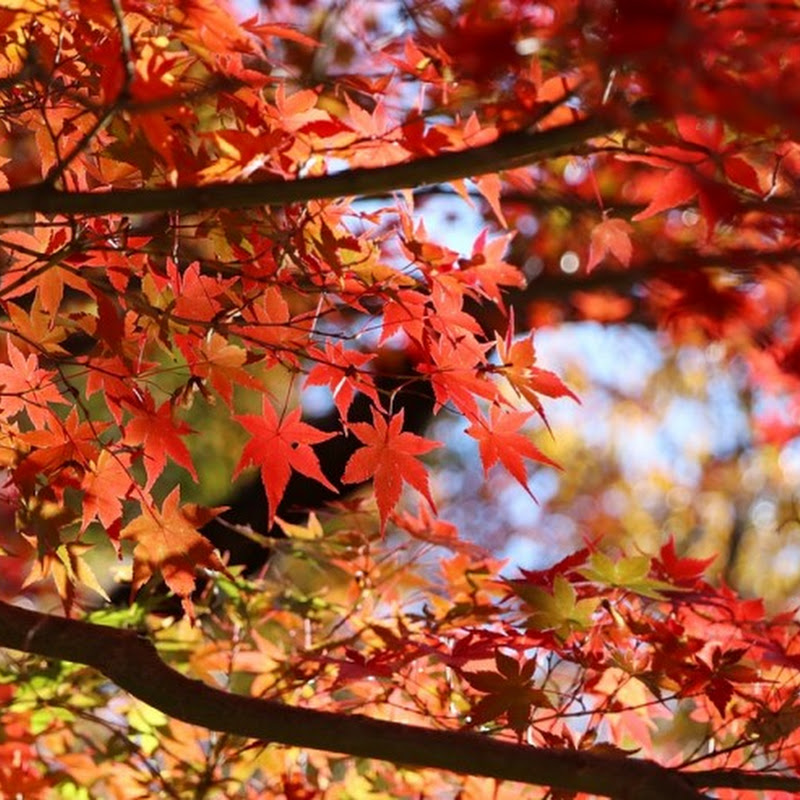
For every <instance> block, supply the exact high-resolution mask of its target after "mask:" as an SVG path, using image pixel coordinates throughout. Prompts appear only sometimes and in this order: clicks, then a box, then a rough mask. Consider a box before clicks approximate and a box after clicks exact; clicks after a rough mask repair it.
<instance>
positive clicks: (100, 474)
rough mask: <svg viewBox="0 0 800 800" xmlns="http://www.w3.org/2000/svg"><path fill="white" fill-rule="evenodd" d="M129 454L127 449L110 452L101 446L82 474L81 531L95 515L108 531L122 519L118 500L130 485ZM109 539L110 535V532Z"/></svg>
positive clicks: (130, 488) (130, 487) (131, 480)
mask: <svg viewBox="0 0 800 800" xmlns="http://www.w3.org/2000/svg"><path fill="white" fill-rule="evenodd" d="M130 462H131V457H130V454H128V453H111V452H109V451H108V450H102V451H101V452H100V455H99V456H98V457H97V463H96V464H94V465H92V466H93V469H91V470H88V471H87V472H86V474H85V475H84V478H83V481H82V483H81V488H82V489H83V491H84V495H83V501H82V503H81V509H82V516H81V531H85V530H86V528H87V527H88V526H89V523H90V522H92V520H94V519H95V518H97V519H98V520H100V524H101V525H102V526H103V527H104V528H105V529H106V531H107V532H108V531H111V530H112V529H113V526H114V525H118V524H119V520H120V519H122V503H123V500H124V499H125V498H127V497H128V495H129V494H130V493H131V491H132V490H133V488H134V482H133V478H132V477H131V474H130ZM111 538H112V541H114V537H113V536H112V537H111Z"/></svg>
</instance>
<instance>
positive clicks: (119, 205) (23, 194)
mask: <svg viewBox="0 0 800 800" xmlns="http://www.w3.org/2000/svg"><path fill="white" fill-rule="evenodd" d="M655 116H656V110H655V109H654V108H653V107H652V106H651V105H649V104H646V103H640V104H637V105H634V106H632V107H631V108H629V109H627V110H626V111H625V114H624V116H622V115H620V113H619V112H617V113H615V114H611V113H609V114H603V115H598V116H595V117H591V118H589V119H585V120H581V121H580V122H574V123H572V124H570V125H564V126H561V127H558V128H551V129H549V130H546V131H538V132H532V133H531V132H528V131H518V132H515V133H510V134H506V135H504V136H501V137H500V138H499V139H497V140H496V141H494V142H492V143H491V144H487V145H483V146H481V147H473V148H469V149H467V150H460V151H458V152H455V153H442V154H440V155H436V156H431V157H429V158H418V159H415V160H413V161H408V162H405V163H402V164H394V165H392V166H388V167H376V168H374V169H352V170H345V171H344V172H339V173H336V174H334V175H325V176H322V177H314V178H299V179H298V180H294V181H254V182H252V183H209V184H206V185H205V186H179V187H176V188H172V189H113V190H112V191H109V192H64V191H61V190H59V189H54V188H53V187H52V186H50V185H48V184H45V183H40V184H36V185H34V186H27V187H24V188H18V189H10V190H8V191H5V192H0V217H3V216H8V215H10V214H21V213H31V212H38V213H42V214H65V215H72V214H85V215H89V216H97V215H102V214H114V213H117V214H146V213H155V212H164V211H180V212H182V213H194V212H198V211H203V210H207V209H217V208H254V207H258V206H282V205H287V204H289V203H304V202H308V201H311V200H323V199H331V198H336V197H353V196H361V197H367V196H371V195H376V194H385V193H387V192H392V191H396V190H398V189H413V188H415V187H417V186H430V185H432V184H436V183H443V182H446V181H452V180H457V179H459V178H470V177H474V176H476V175H485V174H488V173H492V172H499V171H501V170H507V169H515V168H517V167H522V166H525V165H527V164H531V163H534V162H535V161H539V160H541V159H543V158H550V157H553V156H556V155H560V154H564V153H569V152H574V151H575V150H576V149H577V148H579V147H580V146H581V145H582V144H584V143H585V142H586V141H587V140H589V139H592V138H595V137H598V136H603V135H605V134H609V133H612V132H614V131H616V130H619V129H620V128H624V127H626V126H629V125H634V124H637V123H641V122H646V121H647V120H650V119H653V118H654V117H655Z"/></svg>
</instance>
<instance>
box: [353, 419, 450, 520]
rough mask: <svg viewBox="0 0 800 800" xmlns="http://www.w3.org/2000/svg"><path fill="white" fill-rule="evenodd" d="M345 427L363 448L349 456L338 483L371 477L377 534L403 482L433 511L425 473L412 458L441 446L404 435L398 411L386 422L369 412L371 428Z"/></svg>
mask: <svg viewBox="0 0 800 800" xmlns="http://www.w3.org/2000/svg"><path fill="white" fill-rule="evenodd" d="M348 427H349V428H350V430H351V431H352V432H353V433H354V434H355V435H356V436H357V437H358V438H359V439H360V440H361V441H362V442H364V444H365V445H366V446H365V447H362V448H361V449H359V450H356V452H355V453H353V455H352V456H350V460H349V461H348V462H347V466H346V467H345V470H344V475H343V476H342V482H343V483H361V482H362V481H366V480H369V479H370V478H372V477H373V476H374V485H375V499H376V500H377V502H378V512H379V514H380V518H381V533H384V532H385V531H386V521H387V519H388V518H389V514H390V513H391V511H392V509H393V508H394V507H395V506H396V505H397V501H398V500H399V499H400V490H401V488H402V486H403V481H406V482H407V483H410V484H411V485H412V486H413V487H414V488H415V489H416V490H417V491H418V492H419V493H420V494H421V495H422V496H423V497H424V498H425V499H426V500H427V501H428V503H430V506H431V508H432V509H434V511H435V510H436V505H435V504H434V502H433V498H432V497H431V493H430V488H429V486H428V473H427V472H426V470H425V467H423V466H422V464H421V463H420V462H419V461H417V459H416V458H414V456H419V455H423V454H424V453H429V452H430V451H431V450H433V449H435V448H436V447H441V442H433V441H431V440H430V439H425V438H423V437H422V436H417V434H415V433H411V432H410V431H404V430H403V411H402V410H401V411H400V413H399V414H395V415H394V416H393V417H389V418H388V421H387V419H386V418H385V417H384V416H383V414H381V413H379V412H378V411H376V410H375V409H374V408H373V409H372V425H370V424H369V423H368V422H353V423H350V425H349V426H348Z"/></svg>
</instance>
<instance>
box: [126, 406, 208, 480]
mask: <svg viewBox="0 0 800 800" xmlns="http://www.w3.org/2000/svg"><path fill="white" fill-rule="evenodd" d="M124 407H125V408H126V409H127V410H129V411H131V412H133V414H134V416H133V419H131V420H130V422H128V423H127V425H125V437H124V443H125V444H126V445H133V446H137V445H141V447H142V452H143V454H144V470H145V472H146V473H147V483H146V484H145V491H150V489H151V488H152V487H153V484H154V483H155V482H156V480H157V479H158V477H159V476H160V475H161V473H162V472H163V471H164V467H166V465H167V456H169V457H170V458H171V459H172V460H173V461H174V462H175V463H176V464H180V465H181V466H182V467H184V469H187V470H188V471H189V473H190V474H191V476H192V477H193V478H194V479H195V480H197V472H196V471H195V468H194V464H193V463H192V456H191V454H190V453H189V449H188V448H187V447H186V445H185V444H184V442H183V439H182V438H181V437H182V436H185V435H187V434H189V433H192V432H193V431H192V429H191V428H190V427H189V426H188V425H187V424H186V423H185V422H180V421H179V422H176V421H175V420H174V419H173V418H172V415H173V408H172V405H171V404H170V402H169V400H167V401H165V402H164V403H162V404H161V406H159V408H158V409H156V408H155V403H154V401H153V398H152V397H151V396H150V395H147V396H145V398H144V400H143V401H142V402H140V403H139V404H138V405H137V406H134V405H133V404H130V403H128V402H125V403H124Z"/></svg>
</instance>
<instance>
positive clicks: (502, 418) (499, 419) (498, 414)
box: [467, 406, 558, 497]
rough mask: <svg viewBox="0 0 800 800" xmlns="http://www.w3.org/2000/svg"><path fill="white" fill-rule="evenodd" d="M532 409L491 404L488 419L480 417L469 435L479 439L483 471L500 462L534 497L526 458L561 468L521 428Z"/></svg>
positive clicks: (487, 471)
mask: <svg viewBox="0 0 800 800" xmlns="http://www.w3.org/2000/svg"><path fill="white" fill-rule="evenodd" d="M532 413H533V412H531V411H502V410H501V409H500V408H499V407H498V406H492V409H491V412H490V414H489V421H487V420H486V419H484V418H483V417H481V416H479V417H478V419H477V420H476V422H474V423H473V424H472V425H470V427H469V428H467V434H469V435H470V436H471V437H472V438H473V439H476V440H477V442H478V447H479V449H480V454H481V463H482V464H483V472H484V474H488V473H489V470H490V469H491V468H492V467H493V466H494V465H495V464H496V463H497V462H498V461H499V462H500V463H501V464H502V465H503V466H504V467H505V468H506V469H507V470H508V472H509V474H510V475H511V476H512V477H514V478H515V479H516V480H517V481H518V482H519V484H520V485H521V486H522V488H523V489H524V490H525V491H526V492H527V493H528V494H529V495H530V496H531V497H533V493H532V492H531V490H530V489H529V488H528V473H527V470H526V469H525V462H524V461H523V459H524V458H529V459H531V460H533V461H540V462H541V463H542V464H549V465H550V466H553V467H558V464H556V462H555V461H553V460H552V459H550V458H548V457H547V456H546V455H545V454H544V453H543V452H542V451H541V450H540V449H539V448H538V447H536V445H535V444H534V443H533V442H532V441H531V440H530V439H529V438H528V437H527V436H526V435H525V434H523V433H519V429H520V428H521V427H522V425H523V424H524V423H525V422H526V421H527V420H528V419H529V418H530V416H531V414H532Z"/></svg>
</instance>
